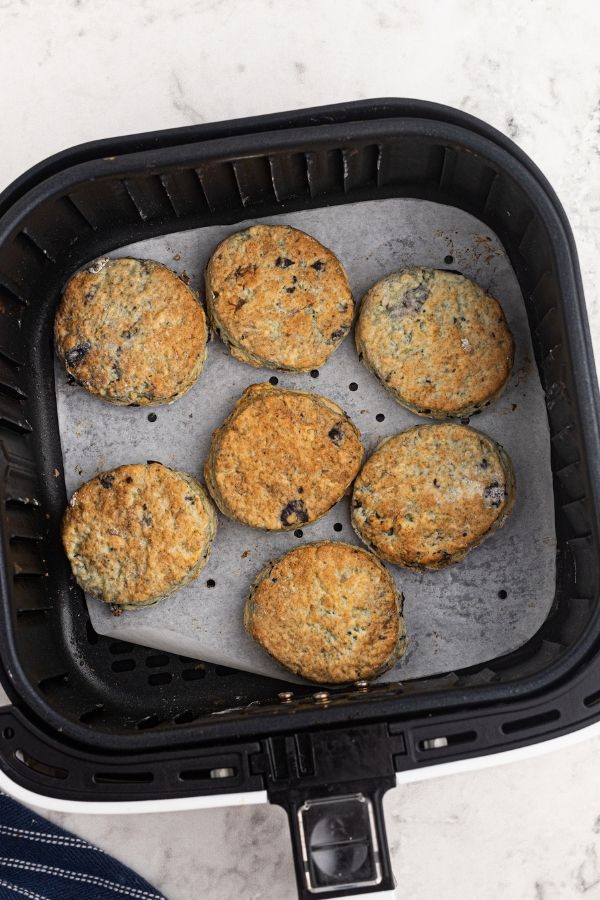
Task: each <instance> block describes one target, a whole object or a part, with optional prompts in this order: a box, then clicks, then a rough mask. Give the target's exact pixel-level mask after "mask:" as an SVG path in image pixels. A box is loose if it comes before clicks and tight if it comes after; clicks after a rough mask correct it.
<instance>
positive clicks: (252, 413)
mask: <svg viewBox="0 0 600 900" xmlns="http://www.w3.org/2000/svg"><path fill="white" fill-rule="evenodd" d="M362 459H363V447H362V444H361V441H360V433H359V431H358V429H357V428H356V426H355V425H353V424H352V422H351V421H350V419H349V418H348V416H347V415H346V413H345V412H344V411H343V410H342V409H341V408H340V407H339V406H338V405H337V404H336V403H333V401H331V400H328V399H327V398H326V397H321V396H319V395H318V394H309V393H306V392H304V391H289V390H284V389H283V388H274V387H271V386H270V385H268V384H266V385H265V384H253V385H251V386H250V387H249V388H247V389H246V390H245V391H244V393H243V394H242V396H241V397H240V399H239V400H238V402H237V403H236V405H235V406H234V408H233V411H232V413H231V414H230V415H229V417H228V418H227V419H226V420H225V422H224V423H223V425H221V427H220V428H217V430H216V431H214V432H213V436H212V443H211V447H210V452H209V455H208V459H207V461H206V464H205V466H204V477H205V480H206V484H207V486H208V489H209V491H210V493H211V494H212V497H213V499H214V501H215V503H216V504H217V506H218V507H219V509H220V510H221V512H223V513H224V514H225V515H226V516H229V517H230V518H232V519H237V520H238V521H239V522H243V523H244V524H245V525H250V526H251V527H252V528H263V529H266V530H267V531H287V530H289V529H292V528H298V526H300V525H306V524H308V523H309V522H314V521H315V520H316V519H319V518H320V517H321V516H323V515H325V513H326V512H327V511H328V510H329V509H330V508H331V507H332V506H333V505H334V504H335V503H337V502H338V500H340V499H341V498H342V496H343V495H344V493H345V492H346V491H347V490H348V488H349V486H350V484H351V483H352V481H353V480H354V478H355V476H356V474H357V472H358V470H359V469H360V466H361V463H362Z"/></svg>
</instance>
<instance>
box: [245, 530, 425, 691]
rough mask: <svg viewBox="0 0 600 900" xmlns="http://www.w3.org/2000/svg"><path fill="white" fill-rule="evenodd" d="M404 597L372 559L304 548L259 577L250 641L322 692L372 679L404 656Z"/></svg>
mask: <svg viewBox="0 0 600 900" xmlns="http://www.w3.org/2000/svg"><path fill="white" fill-rule="evenodd" d="M402 604H403V597H402V594H400V593H398V591H397V590H396V585H395V583H394V579H393V578H392V577H391V575H390V573H389V572H388V571H387V570H386V569H385V567H384V566H383V565H382V564H381V563H380V562H379V560H377V559H376V558H375V557H374V556H373V555H372V554H371V553H368V552H367V551H366V550H362V549H361V548H359V547H353V546H351V545H350V544H344V543H341V542H340V543H338V542H333V541H331V542H330V541H322V542H318V543H313V544H304V545H303V546H301V547H298V548H296V549H294V550H291V551H290V552H289V553H286V554H285V555H284V556H281V557H280V558H279V559H277V560H275V561H274V562H270V563H269V564H268V565H267V566H265V568H264V569H263V570H262V571H261V572H260V573H259V574H258V576H257V577H256V579H255V581H254V584H253V585H252V590H251V593H250V596H249V597H248V600H247V601H246V605H245V608H244V624H245V626H246V630H247V631H248V633H249V634H250V635H251V636H252V637H253V638H254V640H255V641H257V642H258V643H259V644H260V645H261V646H262V647H263V649H264V650H266V651H267V653H269V654H270V655H271V656H272V657H273V658H274V659H276V660H277V661H278V662H279V663H281V664H282V665H283V666H285V667H286V668H287V669H289V670H290V671H291V672H294V673H295V674H296V675H300V676H302V678H306V679H307V680H308V681H316V682H319V683H321V684H336V683H343V682H347V681H356V680H361V679H370V678H375V677H376V676H377V675H380V674H381V673H382V672H385V671H386V670H387V669H389V668H391V666H393V665H394V663H395V662H396V661H397V660H398V659H399V658H400V657H401V656H402V654H403V653H404V651H405V649H406V644H407V639H406V629H405V625H404V619H403V617H402Z"/></svg>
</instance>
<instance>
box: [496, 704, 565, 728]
mask: <svg viewBox="0 0 600 900" xmlns="http://www.w3.org/2000/svg"><path fill="white" fill-rule="evenodd" d="M558 719H560V712H559V710H558V709H549V710H548V711H547V712H544V713H540V714H539V715H537V716H526V717H525V718H523V719H513V721H512V722H504V724H503V725H502V732H503V733H504V734H515V733H516V732H517V731H529V730H530V729H532V728H541V726H542V725H549V724H550V723H551V722H556V721H557V720H558Z"/></svg>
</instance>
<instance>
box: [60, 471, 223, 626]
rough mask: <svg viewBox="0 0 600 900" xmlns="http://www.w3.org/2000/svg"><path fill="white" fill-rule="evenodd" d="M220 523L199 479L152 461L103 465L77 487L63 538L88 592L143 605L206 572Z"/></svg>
mask: <svg viewBox="0 0 600 900" xmlns="http://www.w3.org/2000/svg"><path fill="white" fill-rule="evenodd" d="M216 530H217V516H216V513H215V510H214V507H213V505H212V503H211V501H210V499H209V498H208V496H207V495H206V493H205V491H204V489H203V488H202V485H201V484H200V483H199V482H198V481H196V479H195V478H193V477H192V476H191V475H188V474H187V473H185V472H178V471H175V470H173V469H168V468H167V467H166V466H163V465H161V464H160V463H148V464H134V465H126V466H120V467H119V468H118V469H113V470H112V471H110V472H102V474H100V475H97V476H96V477H95V478H92V479H91V481H87V482H86V483H85V484H83V485H82V486H81V487H80V488H78V490H76V491H75V493H74V494H73V496H72V497H71V500H70V502H69V505H68V507H67V509H66V511H65V514H64V517H63V523H62V539H63V546H64V548H65V551H66V554H67V556H68V558H69V562H70V563H71V568H72V570H73V575H74V576H75V579H76V580H77V582H78V584H79V585H80V586H81V587H82V588H83V590H84V591H86V593H88V594H89V595H91V596H93V597H96V598H98V599H99V600H103V601H104V602H105V603H110V604H113V605H114V606H116V607H120V608H121V609H138V608H140V607H143V606H149V605H150V604H152V603H156V601H157V600H160V599H162V598H163V597H166V596H167V595H168V594H170V593H172V592H173V591H175V590H177V588H179V587H182V586H183V585H185V584H187V583H188V582H190V581H193V579H194V578H196V577H197V576H198V575H199V574H200V572H201V571H202V569H203V568H204V566H205V565H206V561H207V559H208V556H209V554H210V550H211V546H212V542H213V539H214V537H215V533H216Z"/></svg>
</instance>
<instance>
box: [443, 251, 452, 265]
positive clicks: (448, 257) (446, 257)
mask: <svg viewBox="0 0 600 900" xmlns="http://www.w3.org/2000/svg"><path fill="white" fill-rule="evenodd" d="M444 262H445V263H446V265H447V266H451V265H452V263H453V262H454V257H453V256H450V254H448V256H445V257H444Z"/></svg>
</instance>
